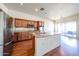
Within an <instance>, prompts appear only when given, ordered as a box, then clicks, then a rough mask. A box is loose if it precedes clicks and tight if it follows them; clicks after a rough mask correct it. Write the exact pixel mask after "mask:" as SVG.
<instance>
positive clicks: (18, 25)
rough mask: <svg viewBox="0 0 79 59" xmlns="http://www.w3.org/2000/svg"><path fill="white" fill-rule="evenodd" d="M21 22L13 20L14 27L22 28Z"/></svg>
mask: <svg viewBox="0 0 79 59" xmlns="http://www.w3.org/2000/svg"><path fill="white" fill-rule="evenodd" d="M21 22H22V20H19V19H16V20H15V26H16V27H22V23H21Z"/></svg>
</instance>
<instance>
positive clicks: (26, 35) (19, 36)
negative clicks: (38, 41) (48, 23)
mask: <svg viewBox="0 0 79 59" xmlns="http://www.w3.org/2000/svg"><path fill="white" fill-rule="evenodd" d="M32 38H33V35H32V34H31V33H30V32H15V33H14V35H13V42H18V41H22V40H31V39H32Z"/></svg>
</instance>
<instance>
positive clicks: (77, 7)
mask: <svg viewBox="0 0 79 59" xmlns="http://www.w3.org/2000/svg"><path fill="white" fill-rule="evenodd" d="M4 5H5V6H6V7H7V8H8V9H11V10H16V11H20V12H23V13H28V14H31V15H35V16H39V17H43V18H47V19H60V18H61V17H67V16H70V15H73V14H76V13H79V3H24V4H20V3H5V4H4ZM40 8H44V9H45V10H43V11H41V10H40ZM35 10H36V11H35Z"/></svg>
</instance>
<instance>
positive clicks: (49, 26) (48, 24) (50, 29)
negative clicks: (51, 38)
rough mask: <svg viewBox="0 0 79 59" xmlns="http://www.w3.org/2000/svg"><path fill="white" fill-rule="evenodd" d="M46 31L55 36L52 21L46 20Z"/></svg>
mask: <svg viewBox="0 0 79 59" xmlns="http://www.w3.org/2000/svg"><path fill="white" fill-rule="evenodd" d="M44 31H45V32H47V33H48V34H54V23H53V21H51V20H45V23H44Z"/></svg>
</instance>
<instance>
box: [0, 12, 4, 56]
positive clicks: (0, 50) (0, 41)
mask: <svg viewBox="0 0 79 59" xmlns="http://www.w3.org/2000/svg"><path fill="white" fill-rule="evenodd" d="M3 27H4V22H3V12H0V55H3V39H4V37H3V29H4V28H3Z"/></svg>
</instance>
